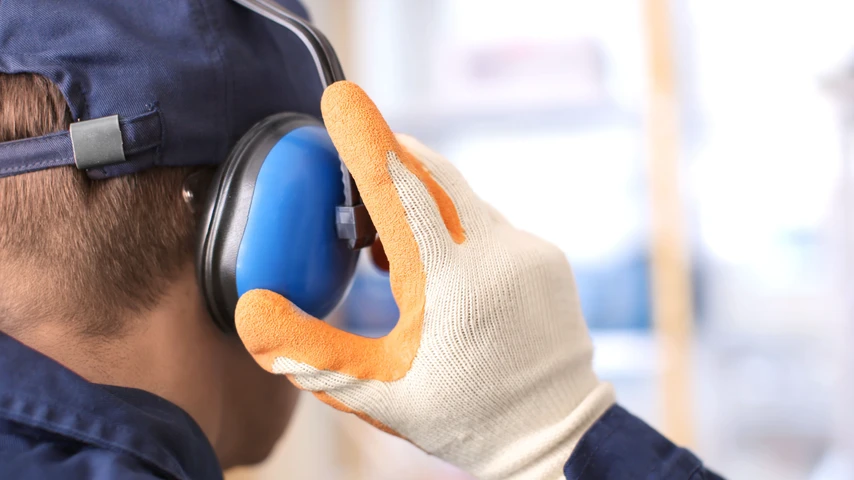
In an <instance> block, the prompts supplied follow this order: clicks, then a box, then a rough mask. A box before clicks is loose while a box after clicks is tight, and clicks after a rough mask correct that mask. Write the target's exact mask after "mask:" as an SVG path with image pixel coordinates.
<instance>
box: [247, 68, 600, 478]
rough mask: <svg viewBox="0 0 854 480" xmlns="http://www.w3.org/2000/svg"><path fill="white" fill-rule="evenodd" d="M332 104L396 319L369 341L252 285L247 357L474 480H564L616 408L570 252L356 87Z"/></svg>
mask: <svg viewBox="0 0 854 480" xmlns="http://www.w3.org/2000/svg"><path fill="white" fill-rule="evenodd" d="M322 110H323V118H324V121H325V123H326V126H327V128H328V130H329V134H330V136H331V137H332V141H333V143H334V144H335V146H336V148H337V149H338V152H339V153H340V154H341V159H342V160H343V161H344V163H345V164H346V165H347V168H349V169H350V172H352V174H353V177H354V178H355V179H356V183H357V184H358V186H359V190H360V191H361V194H362V198H363V200H364V202H365V205H366V206H367V208H368V211H369V212H370V214H371V218H372V219H373V221H374V224H375V225H376V227H377V231H378V232H379V235H380V238H381V239H382V242H383V245H384V247H385V250H386V254H387V255H388V259H389V264H390V267H391V268H390V278H391V285H392V290H393V293H394V298H395V300H396V301H397V304H398V307H400V320H399V321H398V323H397V326H396V327H395V328H394V330H392V332H391V333H389V334H388V335H387V336H386V337H383V338H378V339H370V338H364V337H359V336H356V335H352V334H349V333H346V332H343V331H341V330H338V329H336V328H334V327H332V326H330V325H328V324H326V323H324V322H322V321H320V320H317V319H315V318H312V317H310V316H308V315H307V314H305V313H304V312H302V311H301V310H299V309H298V308H296V307H295V306H294V305H293V304H291V303H290V302H289V301H288V300H286V299H285V298H283V297H281V296H279V295H277V294H275V293H272V292H269V291H265V290H253V291H250V292H247V293H246V294H244V295H243V297H242V298H241V299H240V302H239V303H238V306H237V313H236V321H237V329H238V332H239V334H240V337H241V338H242V339H243V342H244V343H245V345H246V347H247V348H248V349H249V352H250V353H252V355H253V356H254V357H255V360H256V361H258V363H259V364H261V366H263V367H264V368H265V369H267V370H269V371H271V372H273V373H278V374H283V375H286V376H287V377H288V379H290V381H291V382H293V383H294V384H295V385H296V386H297V387H299V388H301V389H304V390H308V391H311V392H313V393H314V395H316V396H317V397H318V398H319V399H321V400H323V401H324V402H326V403H328V404H329V405H332V406H333V407H335V408H337V409H339V410H343V411H345V412H350V413H354V414H356V415H358V416H359V417H360V418H362V419H363V420H365V421H367V422H369V423H371V424H372V425H374V426H376V427H377V428H380V429H382V430H384V431H386V432H389V433H391V434H394V435H398V436H400V437H402V438H405V439H407V440H409V441H410V442H412V443H414V444H415V445H417V446H418V447H420V448H421V449H422V450H425V451H426V452H428V453H431V454H433V455H435V456H437V457H439V458H442V459H444V460H446V461H448V462H451V463H453V464H455V465H457V466H459V467H461V468H463V469H465V470H467V471H469V472H470V473H472V474H474V475H475V476H477V477H480V478H485V479H512V478H519V479H523V478H524V479H533V478H538V479H539V478H548V479H557V478H563V473H562V472H563V465H564V464H565V463H566V461H567V459H568V458H569V456H570V454H571V452H572V449H573V448H574V446H575V445H576V444H577V443H578V441H579V440H580V438H581V436H582V435H583V434H584V432H585V431H586V430H587V429H588V428H589V427H590V426H591V425H592V424H593V423H594V422H595V420H596V419H597V418H598V417H599V416H600V415H601V414H602V413H604V412H605V410H607V409H608V407H610V406H611V405H612V404H613V403H614V395H613V390H612V388H611V387H610V385H608V384H605V383H602V382H600V381H599V379H598V378H597V377H596V375H595V374H594V373H593V370H592V368H591V357H592V346H591V341H590V337H589V335H588V332H587V328H586V326H585V324H584V319H583V318H582V315H581V310H580V308H579V303H578V296H577V294H576V289H575V283H574V281H573V277H572V272H571V271H570V267H569V264H568V263H567V260H566V257H565V256H564V254H563V252H561V251H560V250H559V249H558V248H557V247H555V246H553V245H551V244H549V243H547V242H545V241H543V240H540V239H539V238H537V237H535V236H533V235H531V234H528V233H526V232H523V231H520V230H517V229H515V228H513V226H512V225H510V224H509V223H508V222H507V221H506V220H505V219H504V218H503V217H502V216H501V215H500V214H499V213H497V212H496V211H495V210H493V209H492V208H491V207H490V206H489V205H487V204H486V203H484V202H483V201H482V200H481V199H479V198H478V197H477V196H476V195H475V194H474V193H473V192H472V191H471V189H470V188H469V186H468V184H467V183H466V181H465V180H464V179H463V178H462V176H460V173H459V172H458V171H457V170H456V169H455V168H454V167H453V166H452V165H451V164H450V163H448V161H446V160H445V159H444V158H442V157H440V156H439V155H437V154H436V153H434V152H432V151H430V150H429V149H427V148H426V147H425V146H423V145H422V144H420V143H419V142H417V141H416V140H414V139H412V138H410V137H407V136H403V135H397V136H395V135H394V134H392V132H391V131H390V130H389V127H388V125H387V124H386V123H385V121H384V120H383V118H382V116H381V115H380V113H379V112H378V111H377V109H376V107H375V106H374V104H373V102H371V100H370V99H369V98H368V97H367V96H366V95H365V93H364V92H363V91H362V90H361V89H360V88H359V87H357V86H356V85H354V84H352V83H348V82H338V83H336V84H333V85H332V86H330V87H329V88H328V89H327V90H326V92H325V93H324V96H323V101H322ZM483 161H484V162H488V161H489V159H484V160H483ZM520 162H522V165H524V163H523V162H524V159H520ZM530 174H531V175H536V174H537V173H536V172H531V173H530ZM507 191H508V194H514V193H513V186H512V185H508V188H507Z"/></svg>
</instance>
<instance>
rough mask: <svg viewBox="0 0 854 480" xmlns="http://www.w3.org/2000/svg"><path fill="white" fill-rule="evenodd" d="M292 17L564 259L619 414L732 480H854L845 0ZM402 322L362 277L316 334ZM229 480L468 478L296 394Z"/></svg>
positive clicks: (398, 10)
mask: <svg viewBox="0 0 854 480" xmlns="http://www.w3.org/2000/svg"><path fill="white" fill-rule="evenodd" d="M303 1H304V3H305V4H306V5H307V6H308V8H309V11H310V12H311V14H312V16H313V20H314V23H315V24H316V25H318V26H319V27H321V29H322V30H323V31H324V32H325V33H326V34H327V36H328V37H329V38H330V40H331V42H332V44H333V45H334V46H335V47H336V50H337V52H338V54H339V56H340V57H341V60H342V63H343V66H344V70H345V72H346V73H347V75H348V78H349V79H351V80H354V81H355V82H357V83H359V84H360V85H361V86H362V87H363V88H364V89H365V90H366V91H367V92H368V93H369V94H370V95H371V96H372V97H373V99H374V100H375V101H376V103H377V104H378V105H379V107H380V109H381V110H382V111H383V112H384V113H385V115H386V117H387V119H388V120H389V123H390V124H391V125H392V127H393V128H394V129H395V130H396V131H400V132H405V133H409V134H412V135H414V136H416V137H418V138H420V139H421V140H422V141H423V142H424V143H425V144H427V145H430V146H431V147H432V148H434V149H435V150H437V151H439V152H441V153H442V154H444V155H445V156H446V157H448V158H449V159H450V160H452V161H453V162H454V163H455V164H456V165H457V166H458V167H459V169H460V170H461V171H462V172H463V174H464V175H465V176H466V177H467V178H468V180H469V182H470V183H471V184H472V186H473V188H474V189H475V191H476V192H477V193H478V194H479V195H480V196H481V197H483V198H485V199H486V200H487V201H489V202H490V203H492V204H493V205H495V206H496V207H497V208H498V209H499V210H501V211H502V212H504V213H505V214H506V216H507V217H508V219H510V220H511V221H512V222H513V223H514V224H516V225H517V226H518V227H520V228H523V229H526V230H529V231H532V232H535V233H537V234H538V235H540V236H542V237H544V238H546V239H548V240H550V241H551V242H553V243H555V244H557V245H559V246H561V247H562V248H563V249H564V250H565V251H566V254H567V256H568V257H569V259H570V261H571V263H572V265H573V267H574V269H575V273H576V276H577V281H578V286H579V290H580V295H581V299H582V305H583V309H584V312H585V316H586V318H587V321H588V323H589V325H590V327H591V330H592V332H593V337H594V343H595V344H596V353H595V365H596V369H597V372H598V373H599V374H600V376H602V377H603V378H605V379H607V380H609V381H611V382H613V383H614V385H615V387H616V390H617V394H618V399H619V401H620V402H621V403H622V404H624V405H625V406H627V407H628V408H629V409H630V410H631V411H633V412H634V413H635V414H637V415H639V416H640V417H642V418H643V419H645V420H646V421H647V422H649V423H651V424H652V425H654V426H656V427H657V428H659V429H661V430H662V431H663V432H664V433H665V434H666V435H668V436H669V437H670V438H671V439H673V440H674V441H677V442H679V443H681V444H684V445H687V446H689V447H690V448H692V449H693V450H694V451H695V452H696V453H697V454H698V455H699V456H700V457H701V458H702V459H703V460H704V461H705V462H706V463H707V465H709V466H710V467H712V468H713V469H714V470H717V471H718V472H719V473H721V474H723V475H724V476H726V477H727V478H749V479H774V480H787V479H809V480H850V479H851V478H854V413H852V405H854V353H852V352H851V349H850V345H851V344H852V342H854V303H852V299H854V296H852V295H851V292H850V291H849V287H848V286H849V285H854V183H852V182H854V174H852V171H851V162H852V161H854V28H852V19H854V2H851V1H850V0H809V1H807V0H793V1H783V2H781V1H779V0H738V1H737V0H716V1H701V0H669V1H668V0H599V1H597V2H583V1H580V0H525V1H524V2H522V1H513V0H303ZM396 318H397V310H396V307H395V304H394V301H393V299H392V298H391V294H390V291H389V287H388V278H387V276H385V275H383V274H381V273H379V272H377V271H376V270H375V269H373V268H372V266H371V265H369V264H367V263H365V264H363V265H362V266H361V267H360V274H359V276H358V278H357V279H356V281H355V284H354V286H353V291H352V293H351V295H350V296H349V297H348V300H347V301H346V302H345V304H344V305H343V306H342V307H341V308H340V309H339V311H338V312H336V314H335V316H334V318H333V319H331V321H333V322H336V323H338V324H339V325H342V326H343V327H344V328H348V329H350V330H351V331H355V332H358V333H361V334H364V335H382V334H383V333H385V332H386V331H388V330H389V329H390V328H391V327H392V326H393V325H394V322H395V320H396ZM485 361H487V359H485ZM228 478H229V479H231V480H238V479H244V480H249V479H253V480H261V479H273V478H277V479H278V478H290V479H331V480H335V479H341V480H344V479H348V480H350V479H352V480H356V479H395V480H416V479H417V480H428V479H466V478H469V477H467V476H466V475H464V474H463V473H461V472H458V471H456V470H455V469H454V468H452V467H450V466H446V465H443V464H442V463H441V462H439V461H438V460H435V459H432V458H430V457H428V456H427V455H426V454H424V453H422V452H421V451H419V450H418V449H416V448H414V447H412V446H410V445H408V444H406V443H404V442H402V441H400V440H398V439H396V438H393V437H390V436H387V435H385V434H383V433H381V432H379V431H376V430H373V429H372V428H371V427H369V426H367V425H365V424H363V423H361V422H360V421H358V420H357V419H355V418H352V417H351V416H348V415H344V414H340V413H339V412H336V411H333V410H332V409H329V408H327V407H326V406H325V405H322V404H320V403H319V402H318V401H317V400H315V399H314V398H313V397H311V396H305V397H304V398H302V400H301V403H300V405H299V406H298V408H297V411H296V414H295V416H294V419H293V422H292V425H291V427H290V428H289V430H288V433H287V434H286V436H285V438H283V440H282V441H281V442H280V444H279V446H278V447H277V450H276V452H275V453H274V455H273V456H272V457H271V458H270V459H269V460H268V461H267V462H266V463H265V464H263V465H261V466H259V467H257V468H254V469H241V470H236V471H232V472H230V473H229V476H228Z"/></svg>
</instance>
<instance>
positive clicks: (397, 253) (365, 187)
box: [321, 81, 465, 266]
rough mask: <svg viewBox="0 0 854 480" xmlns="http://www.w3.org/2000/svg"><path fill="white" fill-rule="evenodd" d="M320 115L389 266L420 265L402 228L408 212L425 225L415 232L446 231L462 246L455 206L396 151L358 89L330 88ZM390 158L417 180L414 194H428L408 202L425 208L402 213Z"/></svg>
mask: <svg viewBox="0 0 854 480" xmlns="http://www.w3.org/2000/svg"><path fill="white" fill-rule="evenodd" d="M321 110H322V112H323V119H324V122H325V123H326V128H327V130H328V131H329V135H330V137H331V138H332V142H333V143H334V144H335V147H336V148H337V149H338V153H339V155H340V156H341V160H342V161H343V162H344V164H345V165H347V168H348V169H349V170H350V173H351V174H352V175H353V178H354V179H355V180H356V184H357V185H358V186H359V192H360V193H361V196H362V199H363V201H364V202H365V206H366V207H367V208H368V212H369V213H370V215H371V219H372V220H373V222H374V225H375V226H376V227H377V231H378V232H379V234H380V237H381V238H382V239H383V244H384V246H385V249H386V252H387V254H388V255H389V262H390V263H391V265H392V266H393V265H394V264H395V263H396V262H404V263H409V262H412V261H418V260H420V259H419V258H418V257H417V255H418V247H417V244H416V242H415V240H414V238H413V237H412V232H411V230H410V227H409V225H408V224H407V220H406V218H407V217H406V214H407V209H408V210H409V213H410V216H412V217H413V218H419V219H420V220H421V221H427V222H428V224H426V225H419V226H420V227H424V228H430V229H434V228H435V229H442V230H447V234H450V236H451V237H452V238H453V239H454V241H456V242H457V243H462V241H463V240H464V239H465V234H464V232H463V228H462V225H461V222H460V218H459V215H458V213H457V210H456V207H455V205H454V202H453V201H452V200H451V198H450V197H449V196H448V194H447V192H446V191H445V190H444V189H443V188H442V187H441V186H440V185H439V184H438V183H437V182H436V180H435V179H434V178H433V177H432V176H431V174H430V172H429V171H427V169H426V168H425V167H424V165H422V164H421V162H420V161H419V160H418V159H417V158H415V157H414V156H413V155H412V154H411V153H410V152H408V151H407V150H406V149H405V148H403V147H402V146H401V145H400V143H399V142H398V141H397V139H396V137H395V135H394V134H393V133H392V131H391V129H390V128H389V126H388V124H387V123H386V121H385V119H383V117H382V114H380V112H379V110H378V109H377V107H376V105H374V103H373V102H372V101H371V99H370V98H368V96H367V94H365V92H364V91H363V90H362V89H361V88H359V87H358V86H357V85H355V84H353V83H351V82H347V81H342V82H337V83H335V84H333V85H331V86H329V87H328V88H327V89H326V91H325V92H324V94H323V100H322V102H321ZM392 157H394V159H396V161H399V162H400V164H402V165H403V166H404V167H405V168H406V170H408V171H409V173H411V174H412V175H414V176H415V177H417V180H418V181H419V182H420V184H421V185H420V187H419V188H420V189H421V190H422V191H426V192H427V193H428V194H425V195H417V196H413V198H416V197H417V198H419V199H426V201H424V202H420V203H424V204H420V203H419V202H413V201H410V202H409V203H407V205H406V207H404V202H402V200H401V192H399V191H398V188H397V187H396V186H395V182H394V180H393V179H392V175H391V173H390V171H389V168H390V166H389V162H390V161H392V160H391V158H392ZM431 198H432V200H431ZM434 205H435V206H434ZM436 207H438V211H439V214H440V216H441V219H439V220H438V221H437V222H435V224H434V222H429V220H430V218H432V217H434V216H435V215H430V214H425V213H428V211H429V210H432V211H433V212H435V211H436V210H435V209H436ZM413 255H415V257H414V258H413Z"/></svg>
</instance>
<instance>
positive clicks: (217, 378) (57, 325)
mask: <svg viewBox="0 0 854 480" xmlns="http://www.w3.org/2000/svg"><path fill="white" fill-rule="evenodd" d="M177 285H178V286H176V287H174V288H171V289H169V292H170V293H169V294H168V295H167V296H166V297H164V298H163V299H162V300H161V302H160V303H159V304H158V305H157V306H156V307H155V308H154V309H153V310H151V311H149V312H146V313H144V314H141V315H137V316H135V317H134V318H132V319H128V320H127V321H126V325H125V326H123V329H122V330H121V332H120V333H118V334H117V335H116V336H115V337H110V338H105V337H92V336H86V335H84V334H80V333H78V332H76V331H73V330H72V328H70V327H69V326H68V324H67V322H62V321H59V320H57V321H53V320H48V321H44V322H39V323H37V324H35V325H33V326H31V327H30V328H26V329H23V330H21V331H19V332H11V333H12V335H13V336H14V337H15V338H17V339H18V340H19V341H20V342H22V343H24V344H25V345H28V346H29V347H31V348H33V349H35V350H38V351H39V352H41V353H43V354H44V355H47V356H48V357H51V358H53V359H54V360H56V361H58V362H59V363H61V364H63V365H64V366H65V367H67V368H69V369H70V370H72V371H74V372H75V373H77V374H78V375H80V376H82V377H83V378H85V379H86V380H88V381H90V382H93V383H99V384H106V385H115V386H121V387H132V388H138V389H141V390H145V391H148V392H150V393H153V394H155V395H158V396H160V397H162V398H164V399H166V400H169V401H170V402H172V403H174V404H176V405H178V406H179V407H181V408H182V409H184V411H186V412H187V413H188V414H190V416H192V417H193V419H194V420H195V421H196V423H198V424H199V426H200V427H201V429H202V431H203V432H204V433H205V435H206V436H207V437H208V439H209V440H210V442H211V444H212V445H213V446H214V448H215V449H216V447H217V445H218V444H219V443H221V442H220V438H221V437H222V435H221V433H222V430H223V425H222V423H223V422H222V414H221V412H222V411H223V410H224V408H223V407H224V402H225V395H226V394H227V391H226V389H225V388H224V387H225V386H224V384H223V382H222V376H221V375H219V374H218V372H220V371H221V370H220V369H219V368H218V367H219V366H218V365H211V364H210V363H211V361H213V362H216V361H218V359H219V357H218V356H217V355H216V352H213V351H212V352H200V351H199V350H200V349H208V348H211V346H212V345H216V344H217V342H218V339H215V338H214V339H212V338H200V337H213V336H222V334H221V333H220V332H219V331H217V330H216V328H215V326H214V325H213V323H212V322H210V321H207V322H204V321H203V320H205V319H206V315H205V312H204V306H203V305H202V304H201V302H200V301H198V298H197V297H198V294H197V292H196V291H195V288H196V287H195V283H194V282H192V281H190V282H178V283H177ZM200 320H202V321H200ZM212 340H213V341H212Z"/></svg>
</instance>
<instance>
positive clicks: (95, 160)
mask: <svg viewBox="0 0 854 480" xmlns="http://www.w3.org/2000/svg"><path fill="white" fill-rule="evenodd" d="M70 132H71V147H72V148H73V149H74V164H75V165H77V168H78V169H79V170H86V169H89V168H97V167H103V166H105V165H112V164H115V163H121V162H124V161H125V150H124V145H123V142H122V130H121V128H119V116H118V115H112V116H109V117H103V118H96V119H94V120H86V121H83V122H77V123H72V124H71V128H70Z"/></svg>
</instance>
